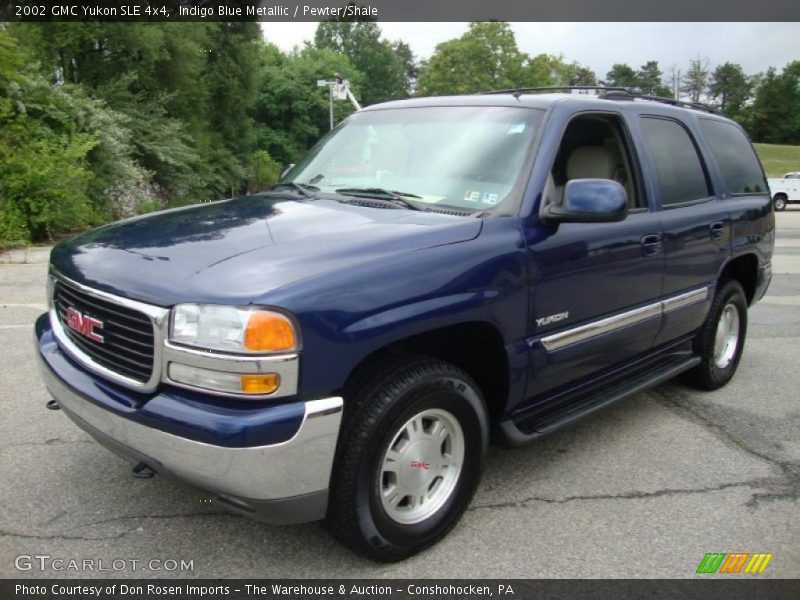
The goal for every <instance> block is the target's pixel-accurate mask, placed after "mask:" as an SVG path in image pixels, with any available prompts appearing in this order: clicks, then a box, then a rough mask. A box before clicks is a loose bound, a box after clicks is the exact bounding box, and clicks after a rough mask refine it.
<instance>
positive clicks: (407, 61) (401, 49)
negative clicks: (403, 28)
mask: <svg viewBox="0 0 800 600" xmlns="http://www.w3.org/2000/svg"><path fill="white" fill-rule="evenodd" d="M392 49H393V50H394V53H395V54H396V55H397V56H398V57H399V58H400V60H401V61H402V62H403V65H404V67H405V71H406V94H407V95H409V96H410V95H412V94H413V92H414V88H415V87H416V85H417V77H418V76H419V65H418V64H417V58H416V57H415V56H414V53H413V52H412V50H411V46H409V45H408V44H406V43H405V42H404V41H402V40H397V41H395V42H392Z"/></svg>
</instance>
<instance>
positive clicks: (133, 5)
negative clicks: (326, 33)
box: [0, 0, 800, 44]
mask: <svg viewBox="0 0 800 600" xmlns="http://www.w3.org/2000/svg"><path fill="white" fill-rule="evenodd" d="M354 19H371V20H378V21H440V22H449V21H490V20H502V21H529V22H537V21H570V22H576V21H627V22H636V21H695V22H697V21H710V22H719V21H761V22H767V21H779V22H785V21H800V2H798V1H797V0H759V1H758V2H754V1H753V0H670V1H669V2H643V1H642V0H361V1H359V2H353V0H250V1H242V0H227V1H224V0H183V1H180V0H160V1H159V0H128V1H126V2H119V1H107V0H79V1H70V0H58V1H53V0H39V1H36V0H16V1H14V0H11V1H9V0H0V21H84V20H93V21H123V22H124V21H284V22H289V21H325V20H354ZM708 35H709V36H713V35H714V30H713V28H712V29H709V32H708ZM720 43H728V44H736V43H737V40H733V39H725V40H720Z"/></svg>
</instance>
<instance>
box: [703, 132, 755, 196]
mask: <svg viewBox="0 0 800 600" xmlns="http://www.w3.org/2000/svg"><path fill="white" fill-rule="evenodd" d="M700 129H701V130H702V131H703V135H704V136H705V138H706V141H707V142H708V145H709V147H710V148H711V153H712V154H713V155H714V158H715V159H716V160H717V164H718V165H719V168H720V171H722V178H723V179H724V180H725V186H726V187H727V188H728V192H730V193H731V194H765V193H767V192H768V190H769V188H768V187H767V182H766V181H765V180H764V172H763V171H762V170H761V165H760V164H759V162H758V157H757V156H756V153H755V151H754V150H753V147H752V146H751V145H750V142H749V141H748V140H747V137H746V136H745V134H744V132H743V131H742V130H741V129H739V128H738V127H737V126H736V125H733V124H732V123H727V122H725V121H717V120H712V119H700Z"/></svg>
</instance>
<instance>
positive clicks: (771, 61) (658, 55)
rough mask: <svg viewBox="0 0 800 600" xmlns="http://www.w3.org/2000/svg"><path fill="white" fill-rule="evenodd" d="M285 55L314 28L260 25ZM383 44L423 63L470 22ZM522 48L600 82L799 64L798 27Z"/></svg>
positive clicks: (604, 30) (538, 42) (703, 30)
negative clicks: (637, 73)
mask: <svg viewBox="0 0 800 600" xmlns="http://www.w3.org/2000/svg"><path fill="white" fill-rule="evenodd" d="M261 26H262V29H263V30H264V35H265V37H266V38H267V39H268V40H269V41H271V42H273V43H275V44H277V45H278V46H279V47H280V48H281V49H283V50H291V49H292V47H294V46H296V45H302V43H303V41H305V40H312V39H313V37H314V31H315V29H316V27H317V24H316V23H262V24H261ZM380 27H381V29H382V30H383V35H384V37H385V38H387V39H390V40H395V39H402V40H404V41H405V42H407V43H408V44H409V45H410V46H411V48H412V50H413V51H414V53H415V54H416V55H417V56H418V57H420V58H427V57H429V56H430V55H431V53H432V52H433V51H434V49H435V47H436V44H438V43H439V42H443V41H445V40H448V39H451V38H454V37H458V36H460V35H461V34H462V33H464V31H466V29H467V23H380ZM511 27H512V28H513V29H514V33H515V34H516V37H517V44H518V45H519V47H520V50H522V51H524V52H527V53H528V54H531V55H536V54H541V53H542V52H545V53H547V54H563V55H564V56H565V57H566V58H567V59H568V60H570V61H572V60H577V61H578V62H580V63H581V64H584V65H587V66H589V67H590V68H591V69H592V70H593V71H594V72H595V73H596V74H597V76H598V77H600V78H602V77H604V76H605V74H606V72H608V70H609V69H610V68H611V65H612V64H614V63H615V62H627V63H628V64H629V65H631V66H633V67H639V66H640V65H642V64H643V63H645V62H646V61H648V60H657V61H658V62H659V65H660V66H661V70H662V71H664V72H665V73H666V72H667V71H668V70H669V69H670V68H671V67H672V66H673V65H676V66H677V67H678V68H680V69H684V70H685V68H686V66H687V65H688V64H689V61H690V60H691V59H693V58H696V57H698V56H699V57H701V58H708V59H709V60H710V62H711V64H712V65H717V64H720V63H724V62H726V61H730V62H734V63H739V64H740V65H742V67H743V68H744V70H745V72H746V73H748V74H753V73H757V72H759V71H763V70H764V69H766V68H767V67H769V66H776V67H779V68H780V67H783V66H785V65H786V63H788V62H790V61H792V60H800V23H512V24H511Z"/></svg>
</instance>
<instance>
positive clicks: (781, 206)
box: [772, 196, 786, 212]
mask: <svg viewBox="0 0 800 600" xmlns="http://www.w3.org/2000/svg"><path fill="white" fill-rule="evenodd" d="M772 204H773V206H775V210H776V211H778V212H780V211H782V210H786V198H784V197H783V196H775V199H774V200H773V201H772Z"/></svg>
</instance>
